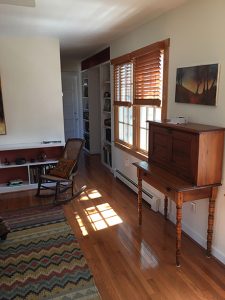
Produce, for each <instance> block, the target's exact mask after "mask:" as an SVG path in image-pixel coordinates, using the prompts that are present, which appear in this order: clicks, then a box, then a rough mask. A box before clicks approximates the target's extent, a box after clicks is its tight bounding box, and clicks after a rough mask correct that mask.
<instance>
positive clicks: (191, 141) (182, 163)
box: [148, 121, 225, 186]
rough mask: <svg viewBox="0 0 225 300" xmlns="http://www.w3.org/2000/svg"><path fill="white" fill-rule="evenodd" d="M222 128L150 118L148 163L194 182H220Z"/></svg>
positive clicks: (222, 143) (208, 183) (202, 184)
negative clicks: (151, 119)
mask: <svg viewBox="0 0 225 300" xmlns="http://www.w3.org/2000/svg"><path fill="white" fill-rule="evenodd" d="M224 131H225V128H222V127H217V126H210V125H204V124H197V123H196V124H195V123H187V124H172V123H168V121H167V122H165V121H164V122H152V121H149V157H148V162H149V163H154V164H157V165H158V166H159V167H161V168H164V169H165V170H167V171H169V172H171V173H172V174H174V175H176V176H178V177H181V178H183V179H184V180H186V181H188V182H190V183H192V184H194V185H197V186H204V185H210V184H220V182H221V177H222V162H223V148H224Z"/></svg>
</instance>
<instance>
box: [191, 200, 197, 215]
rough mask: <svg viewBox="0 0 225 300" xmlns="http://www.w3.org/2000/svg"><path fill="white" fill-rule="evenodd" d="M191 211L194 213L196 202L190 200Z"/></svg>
mask: <svg viewBox="0 0 225 300" xmlns="http://www.w3.org/2000/svg"><path fill="white" fill-rule="evenodd" d="M191 211H192V212H193V213H196V203H195V202H191Z"/></svg>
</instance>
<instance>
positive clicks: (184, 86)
mask: <svg viewBox="0 0 225 300" xmlns="http://www.w3.org/2000/svg"><path fill="white" fill-rule="evenodd" d="M218 69H219V65H218V64H211V65H201V66H193V67H184V68H178V69H177V77H176V94H175V102H179V103H190V104H202V105H212V106H213V105H216V96H217V87H218V73H219V72H218Z"/></svg>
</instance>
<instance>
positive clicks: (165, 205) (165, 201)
mask: <svg viewBox="0 0 225 300" xmlns="http://www.w3.org/2000/svg"><path fill="white" fill-rule="evenodd" d="M167 213H168V197H167V196H166V195H165V198H164V218H165V219H167Z"/></svg>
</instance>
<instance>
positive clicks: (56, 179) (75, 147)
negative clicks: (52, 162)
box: [36, 138, 86, 203]
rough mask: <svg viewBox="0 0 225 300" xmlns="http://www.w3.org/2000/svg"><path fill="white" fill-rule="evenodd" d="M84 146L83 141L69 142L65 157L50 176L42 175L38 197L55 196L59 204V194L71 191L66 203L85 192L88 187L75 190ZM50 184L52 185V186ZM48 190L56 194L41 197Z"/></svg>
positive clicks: (75, 139) (64, 153) (66, 146)
mask: <svg viewBox="0 0 225 300" xmlns="http://www.w3.org/2000/svg"><path fill="white" fill-rule="evenodd" d="M83 145H84V140H83V139H78V138H72V139H68V140H67V142H66V145H65V148H64V152H63V156H62V158H61V159H59V161H58V163H57V165H56V166H55V167H54V168H53V169H51V170H50V172H49V174H43V175H40V177H39V181H38V189H37V194H36V196H38V197H49V196H52V195H54V196H55V200H54V202H55V203H58V200H59V194H61V193H63V192H65V191H66V190H68V189H71V191H72V194H71V197H70V198H69V199H65V200H64V201H69V200H72V199H73V198H75V197H77V196H78V195H80V194H81V193H82V192H83V191H84V190H85V188H86V186H83V187H82V188H81V189H79V190H78V191H77V190H75V187H74V186H75V181H74V178H75V176H76V174H77V170H78V162H79V158H80V154H81V150H82V148H83ZM50 183H51V184H52V185H50ZM46 189H48V190H49V189H50V190H53V191H54V193H51V194H47V195H43V194H42V195H41V191H42V190H46ZM60 202H61V201H60Z"/></svg>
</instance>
